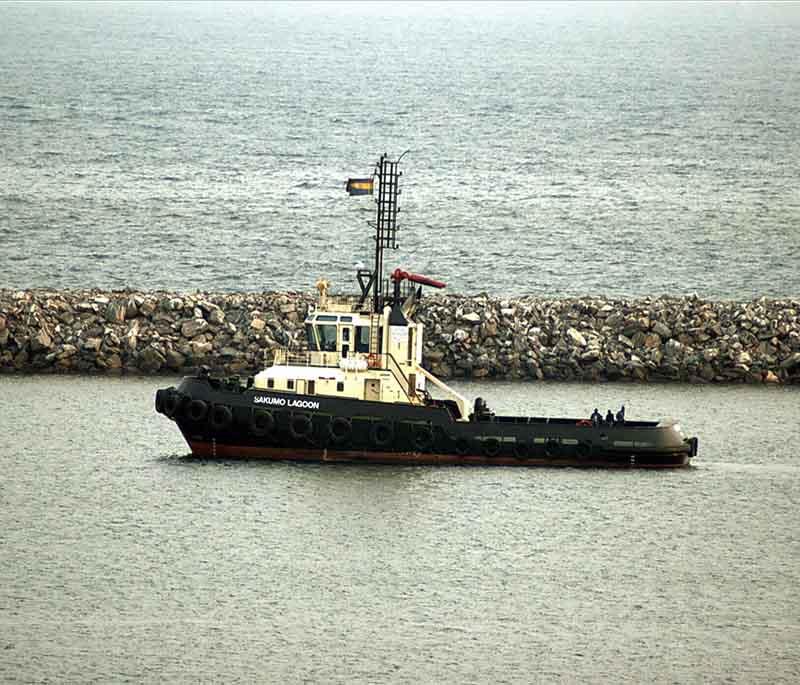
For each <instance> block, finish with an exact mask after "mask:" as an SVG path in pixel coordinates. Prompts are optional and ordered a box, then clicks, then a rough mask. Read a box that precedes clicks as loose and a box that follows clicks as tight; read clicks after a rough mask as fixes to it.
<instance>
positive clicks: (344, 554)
mask: <svg viewBox="0 0 800 685" xmlns="http://www.w3.org/2000/svg"><path fill="white" fill-rule="evenodd" d="M798 38H800V5H798V4H773V5H769V4H763V3H736V4H734V3H712V4H650V3H642V4H586V5H572V4H558V5H548V4H535V5H525V4H512V5H495V4H491V5H462V4H458V5H456V4H443V5H439V4H436V5H428V4H425V5H422V4H407V3H404V4H402V5H385V4H383V3H373V4H366V3H360V4H348V5H333V4H327V3H325V4H301V5H283V4H272V3H269V4H266V3H265V4H234V3H213V4H212V3H199V4H188V3H187V4H172V3H158V4H156V3H126V4H118V3H90V4H86V3H69V4H66V3H64V4H61V3H55V4H53V3H37V4H28V3H3V4H0V264H1V265H2V268H0V287H19V288H23V287H35V286H52V287H86V286H97V287H104V288H119V287H126V286H131V287H141V288H156V287H163V288H171V289H176V290H194V289H207V290H261V289H278V290H281V289H300V290H310V289H311V288H312V287H313V283H314V281H315V280H316V278H317V277H318V276H321V275H323V276H327V277H329V278H331V279H332V280H333V281H334V283H335V284H336V285H337V286H338V285H339V284H343V282H346V280H345V279H347V280H349V278H350V272H351V270H353V269H354V266H355V264H356V263H357V262H359V261H365V262H368V261H369V258H370V253H369V248H370V246H371V241H370V240H369V229H368V228H367V227H366V225H365V222H366V220H367V219H369V218H370V213H371V209H372V205H371V203H370V200H369V198H348V197H347V196H346V195H345V193H344V180H345V179H346V178H347V177H348V176H361V175H368V174H369V173H370V172H371V170H372V164H373V162H374V161H375V159H376V158H377V156H378V155H379V154H380V153H382V152H384V151H388V152H390V153H392V154H395V155H397V154H399V153H401V152H402V151H403V150H406V149H409V150H411V152H409V154H408V155H407V157H406V159H405V160H404V161H405V162H407V163H406V164H405V165H404V169H405V172H406V173H405V176H404V193H403V195H402V197H401V204H402V208H403V213H402V214H401V233H400V235H399V238H400V243H401V249H400V250H399V251H398V252H397V253H395V254H392V255H391V256H390V258H389V259H387V265H388V266H390V267H394V266H404V267H407V268H411V269H414V270H416V271H419V272H422V273H427V274H429V275H431V276H437V277H440V278H442V279H443V280H446V281H448V282H449V284H450V285H451V287H452V288H453V289H454V290H456V291H459V292H477V291H481V290H486V291H488V292H490V293H492V294H502V293H508V294H523V293H534V294H541V295H552V296H559V295H565V294H599V293H605V294H609V295H657V294H661V293H670V294H675V293H688V292H697V293H698V294H700V295H702V296H706V297H713V298H750V297H753V296H761V295H772V296H784V295H786V296H795V297H796V296H798V294H800V276H798V274H799V273H800V269H798V266H799V265H800V190H799V189H800V183H798V178H800V162H798V160H800V60H798V49H797V46H798ZM169 382H171V379H165V380H158V379H136V378H125V379H101V378H63V377H2V378H0V397H2V398H3V399H2V401H0V467H2V472H0V682H4V683H5V682H81V683H83V682H98V683H109V682H125V681H132V682H153V683H161V682H165V681H172V682H175V681H178V682H241V683H251V682H314V683H316V682H336V683H352V682H365V683H366V682H368V683H420V682H422V683H521V682H566V683H571V682H580V683H585V682H609V683H619V682H630V683H641V682H658V683H687V682H735V683H748V684H749V683H770V684H772V683H795V682H798V680H800V649H799V648H798V644H799V643H800V619H798V617H799V616H800V571H799V570H798V569H799V568H800V563H798V562H800V542H799V541H798V536H799V535H800V533H798V531H800V525H798V524H800V515H798V505H800V447H798V446H799V445H800V422H798V414H799V412H798V399H799V398H800V395H798V389H797V388H791V389H782V388H760V387H759V388H756V387H702V388H701V387H694V386H685V387H684V386H635V385H612V384H609V385H571V384H562V385H558V384H541V383H539V384H524V383H519V384H499V383H498V384H474V385H468V384H464V383H462V384H459V385H458V389H460V390H461V391H462V392H464V393H465V394H466V395H468V396H474V395H476V394H481V395H483V396H484V397H486V398H487V399H488V400H489V402H490V404H493V405H494V408H495V409H496V410H500V411H505V412H514V413H517V412H519V413H529V414H572V415H584V414H588V412H589V411H590V410H591V409H592V408H593V407H594V406H600V407H601V408H606V407H612V408H616V407H617V406H618V405H619V404H620V403H621V402H624V403H625V404H626V406H627V408H628V414H629V416H631V417H632V418H636V417H639V418H647V417H653V416H656V417H657V416H664V415H671V416H675V417H678V418H680V419H681V420H682V423H683V425H684V428H685V430H686V431H687V432H688V433H690V434H696V435H698V436H699V437H700V450H701V451H700V458H699V459H698V460H697V463H696V466H695V467H694V468H692V469H686V470H680V471H673V472H645V471H632V472H607V471H580V470H574V469H563V470H559V469H504V468H495V469H489V468H393V467H362V466H346V465H335V466H334V465H325V466H315V465H293V464H288V463H265V462H257V461H244V462H236V461H212V462H209V461H199V460H193V459H189V458H186V453H187V447H186V445H185V444H184V443H183V441H182V439H181V438H180V436H179V434H178V432H177V430H176V429H175V427H174V425H173V424H171V423H170V422H168V421H166V420H165V419H164V418H163V417H161V416H158V415H156V414H155V412H154V411H153V408H152V400H153V393H154V391H155V389H156V387H158V386H163V385H167V384H169Z"/></svg>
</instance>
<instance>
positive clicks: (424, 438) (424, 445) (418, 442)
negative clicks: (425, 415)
mask: <svg viewBox="0 0 800 685" xmlns="http://www.w3.org/2000/svg"><path fill="white" fill-rule="evenodd" d="M413 443H414V447H415V448H416V449H417V450H419V451H420V452H424V451H425V450H427V449H430V447H431V445H432V444H433V431H432V430H431V428H430V426H420V427H419V428H417V429H416V430H415V431H414V438H413Z"/></svg>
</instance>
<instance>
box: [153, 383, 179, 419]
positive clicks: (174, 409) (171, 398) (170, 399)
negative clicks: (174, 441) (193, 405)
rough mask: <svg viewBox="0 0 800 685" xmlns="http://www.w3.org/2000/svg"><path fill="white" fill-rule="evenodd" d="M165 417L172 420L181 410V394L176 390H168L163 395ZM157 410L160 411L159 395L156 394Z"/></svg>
mask: <svg viewBox="0 0 800 685" xmlns="http://www.w3.org/2000/svg"><path fill="white" fill-rule="evenodd" d="M161 397H162V402H163V408H164V415H165V416H169V417H170V418H172V417H173V416H175V414H177V413H178V410H180V408H181V400H182V399H183V398H182V396H181V394H180V393H179V392H178V391H177V390H175V388H167V389H166V390H164V391H163V394H162V395H161ZM156 409H158V393H156Z"/></svg>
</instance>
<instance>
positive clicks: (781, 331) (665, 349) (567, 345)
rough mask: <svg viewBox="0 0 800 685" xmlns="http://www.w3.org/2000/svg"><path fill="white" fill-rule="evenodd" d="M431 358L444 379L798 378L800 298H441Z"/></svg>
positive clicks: (433, 309)
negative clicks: (748, 299) (717, 300)
mask: <svg viewBox="0 0 800 685" xmlns="http://www.w3.org/2000/svg"><path fill="white" fill-rule="evenodd" d="M420 318H421V319H422V320H423V321H424V322H425V324H426V330H427V337H426V343H425V366H426V367H427V368H429V369H430V370H431V371H432V372H433V373H435V374H437V375H438V376H440V377H443V378H452V377H471V378H485V377H500V378H511V379H513V378H534V379H556V380H588V381H603V380H612V381H613V380H634V381H683V382H695V383H708V382H721V383H727V382H746V383H762V382H765V383H800V301H797V300H767V299H764V298H762V299H759V300H754V301H752V302H712V301H706V300H702V299H699V298H697V297H681V298H670V297H660V298H643V299H638V300H611V299H603V298H578V299H558V300H554V299H547V300H545V299H538V298H533V297H521V298H515V299H506V300H500V299H496V298H491V297H488V296H474V297H458V296H443V297H433V298H430V299H428V300H427V301H426V306H425V309H424V312H423V313H422V315H421V317H420Z"/></svg>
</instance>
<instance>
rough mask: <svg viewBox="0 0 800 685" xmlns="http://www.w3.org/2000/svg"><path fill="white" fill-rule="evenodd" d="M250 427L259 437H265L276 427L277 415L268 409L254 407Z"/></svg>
mask: <svg viewBox="0 0 800 685" xmlns="http://www.w3.org/2000/svg"><path fill="white" fill-rule="evenodd" d="M249 428H250V432H251V433H252V434H253V435H255V436H256V437H257V438H263V437H265V436H267V435H269V434H270V433H272V431H273V430H274V429H275V417H274V416H272V412H271V411H267V410H266V409H253V410H252V411H251V412H250V423H249Z"/></svg>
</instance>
